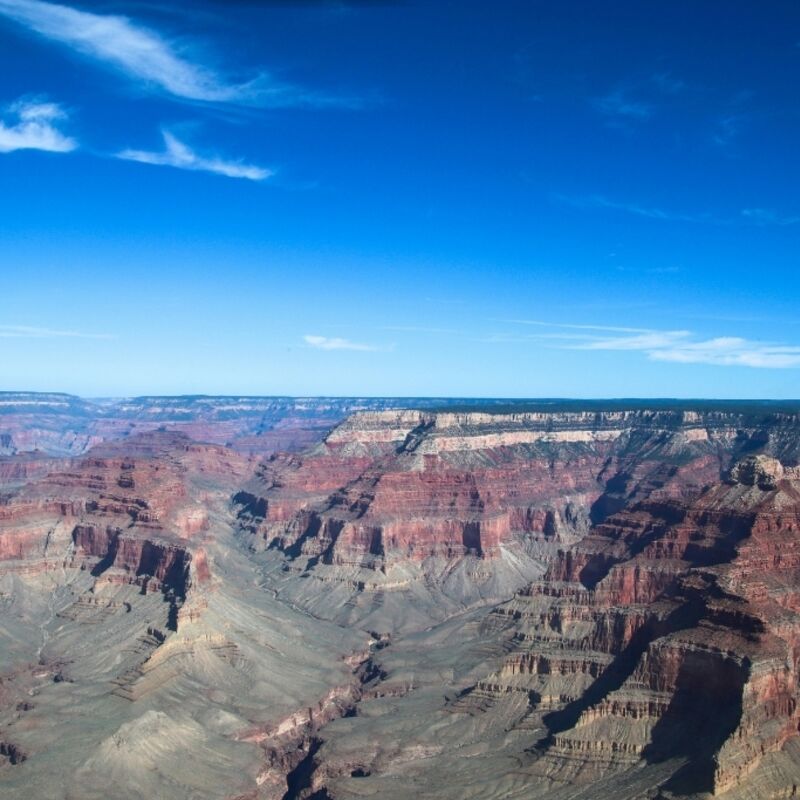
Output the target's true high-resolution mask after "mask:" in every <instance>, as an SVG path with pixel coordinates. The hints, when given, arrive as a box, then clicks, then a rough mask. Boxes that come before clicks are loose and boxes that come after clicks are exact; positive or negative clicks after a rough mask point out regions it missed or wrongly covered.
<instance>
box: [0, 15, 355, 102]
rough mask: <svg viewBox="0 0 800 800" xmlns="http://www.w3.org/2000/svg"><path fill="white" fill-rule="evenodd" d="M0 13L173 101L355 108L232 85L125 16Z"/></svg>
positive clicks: (260, 86) (287, 89)
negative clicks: (159, 92)
mask: <svg viewBox="0 0 800 800" xmlns="http://www.w3.org/2000/svg"><path fill="white" fill-rule="evenodd" d="M0 15H2V16H5V17H7V18H9V19H12V20H14V21H15V22H18V23H19V24H21V25H23V26H25V27H26V28H27V29H29V30H31V31H33V32H35V33H37V34H39V35H40V36H43V37H44V38H46V39H49V40H51V41H54V42H58V43H60V44H62V45H65V46H66V47H69V48H70V49H72V50H74V51H75V52H77V53H80V54H81V55H83V56H87V57H89V58H92V59H95V60H97V61H100V62H102V63H103V64H106V65H108V66H111V67H113V68H115V69H117V70H120V71H121V72H123V73H124V74H126V75H127V76H128V77H129V78H132V79H134V80H136V81H137V82H140V83H143V84H145V85H148V86H150V87H153V88H156V89H158V90H160V91H164V92H167V93H168V94H171V95H173V96H174V97H179V98H184V99H186V100H200V101H206V102H215V103H236V104H243V105H256V106H272V107H280V106H292V105H353V104H354V102H353V101H348V100H346V99H337V98H326V97H323V96H318V95H315V94H314V93H312V92H307V91H305V90H302V89H299V88H298V87H294V86H288V85H285V84H281V83H279V82H277V81H275V80H274V79H273V78H272V77H271V76H270V75H268V74H266V73H261V74H259V75H257V76H255V77H254V78H252V79H251V80H248V81H245V82H236V81H235V80H230V79H229V78H228V77H226V76H225V75H224V74H222V73H221V72H220V71H219V70H217V69H214V68H212V67H210V66H207V65H205V64H203V63H200V59H198V58H197V57H195V56H196V54H197V48H195V49H194V50H195V53H194V54H191V53H189V52H188V48H187V47H186V46H179V45H177V44H175V43H173V42H171V41H169V40H168V39H167V38H165V37H164V36H163V35H161V34H160V33H158V32H157V31H154V30H151V29H150V28H147V27H145V26H143V25H140V24H139V23H137V22H134V21H133V20H131V19H129V18H128V17H124V16H117V15H108V14H95V13H92V12H89V11H80V10H78V9H76V8H72V7H70V6H67V5H61V4H58V3H49V2H44V0H0Z"/></svg>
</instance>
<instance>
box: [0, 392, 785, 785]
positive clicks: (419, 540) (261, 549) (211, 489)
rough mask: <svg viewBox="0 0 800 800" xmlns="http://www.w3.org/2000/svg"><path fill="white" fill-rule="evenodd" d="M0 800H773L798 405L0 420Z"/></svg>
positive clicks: (534, 406)
mask: <svg viewBox="0 0 800 800" xmlns="http://www.w3.org/2000/svg"><path fill="white" fill-rule="evenodd" d="M0 454H1V455H0V607H2V616H1V617H0V620H1V622H0V642H2V646H0V795H2V796H3V797H9V798H31V797H36V798H48V799H50V798H52V800H63V799H66V798H70V799H72V798H75V800H77V798H105V797H109V796H115V797H124V798H152V797H167V796H169V797H175V798H226V799H229V800H295V799H300V798H304V799H305V800H310V799H311V798H316V800H326V799H327V800H331V799H333V800H350V799H353V800H354V799H355V798H367V797H376V798H377V797H380V798H382V800H385V798H398V800H399V799H400V798H407V797H410V796H414V795H419V796H421V797H431V798H443V799H445V798H476V799H477V798H496V800H500V799H501V798H539V797H541V798H545V797H546V798H555V800H567V798H570V800H576V799H577V798H582V799H584V798H585V800H589V798H609V799H611V798H613V799H614V800H616V799H617V798H620V799H621V800H624V799H625V798H629V799H630V800H634V798H678V797H681V798H698V799H699V798H709V797H716V796H721V797H725V798H730V800H744V798H757V799H758V800H768V799H769V800H772V799H773V798H776V799H777V798H784V797H792V796H796V795H797V791H798V789H797V787H798V785H800V710H798V699H799V698H800V686H799V685H798V669H799V668H800V665H799V662H800V405H797V404H795V405H792V404H790V403H789V404H787V403H769V402H752V403H734V402H714V401H696V402H691V401H681V402H679V401H559V400H547V401H536V402H533V401H532V402H521V401H507V400H481V401H477V400H451V399H448V400H431V399H419V400H416V399H375V398H361V399H359V398H316V399H315V398H244V397H239V398H213V397H192V398H136V399H132V400H100V401H86V400H82V399H80V398H76V397H72V396H69V395H57V394H49V395H37V394H33V393H2V394H0Z"/></svg>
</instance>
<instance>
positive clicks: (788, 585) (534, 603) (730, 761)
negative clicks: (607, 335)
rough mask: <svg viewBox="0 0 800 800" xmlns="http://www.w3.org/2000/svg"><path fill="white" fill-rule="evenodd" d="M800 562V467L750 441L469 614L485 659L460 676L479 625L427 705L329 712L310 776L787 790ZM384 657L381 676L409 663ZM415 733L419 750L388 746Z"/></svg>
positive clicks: (500, 786)
mask: <svg viewBox="0 0 800 800" xmlns="http://www.w3.org/2000/svg"><path fill="white" fill-rule="evenodd" d="M799 580H800V470H798V469H797V468H791V469H784V468H783V467H782V466H781V465H780V463H779V462H777V461H776V460H774V459H770V458H768V457H763V456H760V457H750V458H747V459H745V460H744V461H743V462H740V463H739V464H737V465H736V466H735V468H734V469H733V470H732V471H731V473H730V475H729V477H728V479H727V481H726V482H724V483H720V484H717V485H715V486H713V487H711V488H709V489H708V490H706V491H705V492H703V493H702V494H701V495H700V496H699V497H698V498H696V499H694V500H681V499H677V498H673V499H669V500H646V501H643V502H641V503H637V504H635V505H634V506H633V507H632V508H630V509H626V510H624V511H621V512H620V513H618V514H616V515H613V516H612V517H610V518H609V519H607V520H606V521H605V522H604V523H603V524H602V525H599V526H598V527H597V528H596V529H595V530H594V531H593V533H592V534H591V535H590V536H587V537H586V538H584V539H583V540H582V541H581V542H580V543H579V544H577V545H575V546H573V547H570V548H565V549H564V550H562V551H561V552H560V553H559V554H558V557H557V558H556V559H555V560H554V561H553V562H552V563H551V565H550V567H549V568H548V570H547V572H546V573H545V574H544V575H543V576H542V578H541V579H540V580H538V581H536V582H534V583H532V584H531V585H530V586H528V587H526V588H525V589H524V590H522V591H520V592H518V593H517V595H516V596H515V598H514V599H513V600H511V601H510V602H508V603H505V604H501V605H499V606H498V607H496V608H495V609H494V610H492V611H491V612H490V613H489V614H487V615H485V616H484V617H483V619H482V621H481V622H480V624H479V635H478V636H477V639H478V640H479V641H480V642H481V643H482V645H483V647H484V648H485V647H486V646H487V645H488V644H489V643H491V642H494V646H495V648H496V652H499V655H497V656H495V658H496V659H497V660H496V664H497V666H496V667H495V668H494V669H493V670H492V671H491V672H489V673H486V674H484V675H483V676H481V677H480V678H478V679H477V680H474V681H472V682H469V681H468V679H469V673H470V672H471V673H473V674H474V672H475V670H476V669H478V668H479V666H478V659H479V657H480V649H479V646H478V645H477V644H476V643H474V642H473V644H472V647H471V653H472V656H471V658H472V662H470V660H469V659H470V656H469V652H470V649H469V647H468V655H467V657H466V658H464V657H463V655H462V662H461V663H462V668H463V667H469V671H468V672H467V674H466V675H464V676H462V679H461V681H458V682H456V684H455V685H454V684H453V683H452V677H451V678H450V681H451V683H450V686H451V688H450V689H449V690H448V691H449V692H452V694H451V695H450V696H449V697H445V698H444V699H442V700H439V701H438V703H437V702H436V701H434V700H433V698H431V697H430V695H429V697H428V700H429V704H430V705H428V706H427V708H426V710H425V711H424V712H422V714H423V715H424V720H422V721H420V720H419V715H420V710H419V709H417V711H416V715H411V714H409V715H408V716H407V715H406V712H405V711H404V709H403V701H401V702H400V704H399V711H398V713H396V714H394V715H392V716H386V715H384V714H382V713H379V712H378V711H376V710H372V709H368V708H367V707H366V706H365V705H362V706H361V707H360V711H361V714H362V716H361V717H360V719H359V721H356V722H355V723H353V724H350V725H348V726H347V727H348V728H349V730H348V731H347V733H346V735H342V733H341V732H342V729H343V728H344V727H345V721H342V722H340V723H336V724H335V725H333V726H331V728H330V729H329V730H327V731H326V736H325V740H326V744H325V746H324V747H323V748H321V749H320V751H319V752H318V754H317V756H316V758H317V769H316V771H315V780H316V783H315V784H312V785H316V786H317V787H318V788H319V787H322V786H325V787H327V790H328V791H330V792H331V794H332V795H333V796H335V797H337V798H339V797H341V798H345V797H355V796H359V797H363V796H371V795H380V796H381V797H402V796H403V792H402V791H396V790H393V789H392V788H391V782H389V783H387V778H388V777H389V776H392V777H393V778H394V780H395V781H397V780H398V778H402V785H403V787H404V791H408V788H409V786H418V787H422V786H428V787H434V788H433V789H431V790H429V794H428V796H435V797H450V796H461V797H498V798H499V797H509V798H513V797H555V798H559V797H571V798H578V797H580V798H583V797H586V798H590V797H591V798H594V797H615V798H616V797H630V798H634V797H655V796H686V795H691V796H693V797H694V796H707V795H708V794H713V795H715V796H716V795H722V794H724V795H726V796H730V797H736V798H738V797H751V798H771V797H779V796H781V797H782V796H790V795H791V794H792V792H794V791H795V790H794V788H793V787H794V786H796V785H797V781H798V778H800V759H798V753H799V752H800V750H799V749H798V722H799V721H800V715H799V714H798V710H797V701H798V680H797V678H798V652H800V651H798V636H799V635H800V616H798V610H800V609H799V608H798V605H797V602H796V599H797V587H798V581H799ZM464 627H466V626H462V630H463V629H464ZM432 643H433V639H431V638H430V637H428V640H427V644H428V645H429V646H430V645H431V644H432ZM464 646H465V645H464V644H462V645H461V647H462V648H464ZM503 651H505V654H503ZM484 652H485V651H484ZM489 660H491V659H489ZM419 664H420V665H422V664H424V657H419ZM470 664H471V666H470ZM381 669H383V671H384V672H385V674H386V679H385V680H386V682H387V683H391V682H392V681H393V680H396V678H397V676H398V675H400V674H402V670H403V667H402V666H401V665H400V664H399V663H398V662H396V661H393V660H392V659H391V658H390V657H387V658H386V659H385V660H382V661H381ZM423 674H424V672H423ZM465 678H466V679H467V680H464V679H465ZM432 679H433V676H432V675H428V676H426V678H425V680H426V681H431V680H432ZM458 683H461V685H462V687H463V688H461V689H460V690H458V691H454V690H455V689H456V686H457V685H458ZM465 683H466V685H464V684H465ZM440 686H441V684H440ZM425 691H426V689H425V688H424V687H421V691H420V694H422V693H424V692H425ZM428 691H429V690H428ZM394 702H395V703H397V701H394ZM376 705H377V703H376ZM409 705H410V701H409ZM434 709H435V710H434ZM415 716H416V719H415ZM429 731H435V732H436V733H435V735H434V736H433V737H431V736H430V734H429ZM367 732H368V733H367ZM365 734H366V735H365ZM354 740H355V741H361V742H362V745H363V750H362V751H361V753H360V754H359V755H360V760H359V762H358V764H359V765H358V768H357V770H351V769H349V766H350V765H352V764H353V763H354V754H353V751H352V748H351V746H350V745H351V743H352V742H353V741H354ZM366 742H370V743H376V744H367V743H366ZM386 742H393V743H395V744H394V751H392V750H389V749H387V747H386V746H385V745H381V744H378V743H386ZM445 742H448V743H449V749H448V748H443V747H442V746H441V745H442V743H445ZM413 744H416V746H417V747H418V748H422V750H420V751H419V752H426V754H427V756H426V759H425V761H424V762H419V763H417V764H414V765H411V764H410V763H407V762H406V761H405V759H403V757H402V756H401V755H400V754H401V753H402V752H403V751H404V750H405V749H406V748H409V747H412V746H413ZM479 744H480V745H481V746H480V747H479V746H478V745H479ZM426 748H427V749H426ZM466 756H470V758H469V759H468V760H467V759H466V758H465V757H466ZM351 773H353V774H351Z"/></svg>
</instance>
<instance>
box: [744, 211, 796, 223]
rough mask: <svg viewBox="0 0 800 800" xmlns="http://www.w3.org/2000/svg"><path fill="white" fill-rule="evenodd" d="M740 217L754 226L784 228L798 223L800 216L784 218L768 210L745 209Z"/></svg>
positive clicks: (784, 216) (782, 215)
mask: <svg viewBox="0 0 800 800" xmlns="http://www.w3.org/2000/svg"><path fill="white" fill-rule="evenodd" d="M742 216H743V217H745V218H746V219H748V220H750V222H753V223H755V224H756V225H779V226H786V225H797V224H798V223H800V216H794V217H792V216H786V215H784V214H779V213H778V212H777V211H773V210H772V209H769V208H745V209H743V210H742Z"/></svg>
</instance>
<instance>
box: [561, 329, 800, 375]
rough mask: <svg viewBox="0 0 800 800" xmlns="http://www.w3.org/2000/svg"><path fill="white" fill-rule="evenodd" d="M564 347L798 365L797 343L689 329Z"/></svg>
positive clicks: (678, 359)
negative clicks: (699, 333)
mask: <svg viewBox="0 0 800 800" xmlns="http://www.w3.org/2000/svg"><path fill="white" fill-rule="evenodd" d="M562 346H563V347H564V348H566V349H576V350H625V351H639V352H642V353H644V354H646V355H647V357H648V358H649V359H651V360H653V361H671V362H675V363H680V364H711V365H714V366H736V367H767V368H776V369H785V368H789V367H800V347H796V346H792V345H785V344H776V343H771V342H758V341H754V340H752V339H745V338H743V337H739V336H718V337H714V338H711V339H702V338H698V337H697V336H696V335H694V334H692V333H691V331H680V330H677V331H657V330H653V331H648V332H646V333H638V334H635V335H630V336H615V337H608V338H594V337H587V338H586V339H585V340H584V341H578V342H571V343H569V344H567V343H565V344H564V345H562Z"/></svg>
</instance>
